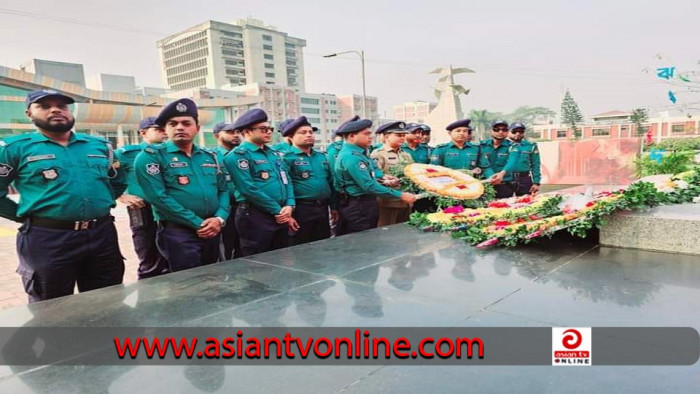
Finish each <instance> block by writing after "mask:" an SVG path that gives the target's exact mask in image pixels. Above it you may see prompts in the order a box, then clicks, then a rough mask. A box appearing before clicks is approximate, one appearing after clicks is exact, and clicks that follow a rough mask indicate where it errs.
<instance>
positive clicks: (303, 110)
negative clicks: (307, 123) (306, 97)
mask: <svg viewBox="0 0 700 394" xmlns="http://www.w3.org/2000/svg"><path fill="white" fill-rule="evenodd" d="M301 113H302V114H314V115H318V114H320V113H321V111H319V109H318V108H304V107H301Z"/></svg>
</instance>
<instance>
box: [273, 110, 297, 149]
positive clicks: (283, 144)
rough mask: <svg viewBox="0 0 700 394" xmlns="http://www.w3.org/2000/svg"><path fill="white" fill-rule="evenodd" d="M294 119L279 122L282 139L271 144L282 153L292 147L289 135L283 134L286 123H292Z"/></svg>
mask: <svg viewBox="0 0 700 394" xmlns="http://www.w3.org/2000/svg"><path fill="white" fill-rule="evenodd" d="M293 121H294V118H290V119H285V120H283V121H282V122H281V123H280V130H279V132H280V133H281V134H282V141H280V142H279V143H277V144H275V145H272V147H273V148H274V149H275V150H277V151H280V152H282V153H286V152H287V151H289V150H290V149H291V148H292V139H291V138H290V137H285V136H284V129H285V128H286V127H287V125H288V124H290V123H292V122H293Z"/></svg>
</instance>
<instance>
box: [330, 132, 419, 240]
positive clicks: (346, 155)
mask: <svg viewBox="0 0 700 394" xmlns="http://www.w3.org/2000/svg"><path fill="white" fill-rule="evenodd" d="M370 127H372V121H370V120H368V119H362V120H357V121H349V122H346V123H345V124H343V126H342V127H341V128H339V129H338V131H337V134H339V135H342V136H343V138H344V140H345V142H344V144H343V148H342V149H341V151H340V154H338V158H337V159H336V162H335V168H334V169H333V172H334V184H335V186H336V190H337V191H338V192H339V193H341V201H340V226H339V227H340V228H339V235H342V234H350V233H354V232H358V231H363V230H369V229H372V228H375V227H377V219H378V206H377V199H376V197H395V198H400V199H401V201H403V202H406V203H409V204H412V203H413V202H415V201H416V196H415V195H413V194H411V193H402V192H400V191H398V190H394V189H391V188H389V187H386V186H384V185H382V184H380V183H379V182H378V181H377V179H376V178H375V174H374V171H373V166H372V160H371V159H370V158H369V157H367V154H366V153H365V152H366V151H365V150H366V149H367V148H368V147H369V146H370V144H371V143H372V132H371V130H370Z"/></svg>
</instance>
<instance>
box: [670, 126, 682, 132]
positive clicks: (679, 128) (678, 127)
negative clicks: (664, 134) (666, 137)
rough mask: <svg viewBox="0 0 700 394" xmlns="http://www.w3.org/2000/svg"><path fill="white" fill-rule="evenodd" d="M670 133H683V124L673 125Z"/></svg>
mask: <svg viewBox="0 0 700 394" xmlns="http://www.w3.org/2000/svg"><path fill="white" fill-rule="evenodd" d="M671 132H672V133H685V125H684V124H674V125H672V126H671Z"/></svg>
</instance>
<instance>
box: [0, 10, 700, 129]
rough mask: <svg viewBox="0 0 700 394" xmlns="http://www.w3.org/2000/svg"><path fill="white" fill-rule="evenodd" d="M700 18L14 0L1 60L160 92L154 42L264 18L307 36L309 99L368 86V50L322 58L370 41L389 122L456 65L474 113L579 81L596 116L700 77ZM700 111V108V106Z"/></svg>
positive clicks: (2, 22) (372, 84)
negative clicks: (76, 66) (681, 76)
mask: <svg viewBox="0 0 700 394" xmlns="http://www.w3.org/2000/svg"><path fill="white" fill-rule="evenodd" d="M644 3H647V4H644ZM698 15H700V1H698V0H668V1H661V2H653V1H646V2H642V1H640V0H586V1H580V2H574V1H571V0H569V1H563V0H562V1H554V0H530V1H497V0H490V1H479V2H476V1H464V0H463V1H452V2H450V1H438V0H431V1H403V2H398V1H392V2H389V1H379V0H372V1H366V0H353V1H343V2H333V1H278V0H265V1H255V2H253V1H225V0H199V1H183V0H155V1H151V0H139V1H135V0H111V1H103V0H93V1H54V0H34V1H31V2H26V1H15V0H3V2H2V3H1V5H0V48H2V50H0V64H2V65H5V66H8V67H13V68H17V67H18V66H19V65H20V64H21V63H23V62H24V61H26V60H28V59H30V58H40V59H50V60H57V61H67V62H76V63H82V64H84V65H85V73H86V77H90V76H92V75H94V74H97V73H99V72H102V73H110V74H121V75H133V76H135V77H136V83H137V85H147V86H163V81H162V79H161V74H160V68H159V61H158V54H157V49H156V46H155V42H156V40H157V39H159V38H163V37H165V36H167V35H169V34H172V33H175V32H177V31H180V30H183V29H185V28H187V27H191V26H193V25H195V24H198V23H201V22H203V21H205V20H208V19H212V20H218V21H223V22H227V21H232V20H234V19H237V18H245V17H254V18H257V19H261V20H263V21H264V22H265V23H266V24H270V25H274V26H277V27H278V29H279V30H281V31H284V32H286V33H288V34H289V35H291V36H294V37H299V38H304V39H306V40H307V47H306V48H305V59H304V60H305V63H306V70H305V73H306V90H307V91H308V92H311V93H324V92H325V93H336V94H347V93H358V94H360V93H361V86H362V85H361V80H360V65H359V60H357V57H352V56H351V55H348V57H347V58H331V59H324V58H323V57H322V56H323V55H324V54H328V53H332V52H338V51H343V50H350V49H364V51H365V53H366V58H367V63H366V68H367V94H368V95H373V96H377V97H379V103H380V110H381V111H382V112H383V111H386V115H387V116H388V117H391V107H392V106H393V105H396V104H400V103H402V102H405V101H413V100H426V101H435V98H434V96H433V93H432V92H433V90H432V86H434V80H435V78H434V76H433V75H429V74H428V72H429V71H431V70H432V69H434V68H436V67H439V66H443V65H447V64H452V65H454V66H461V67H469V68H472V69H474V70H476V71H477V73H476V74H464V75H460V76H459V78H458V82H459V83H460V84H462V85H464V86H465V87H466V88H470V89H471V93H470V95H469V96H467V97H466V98H465V99H463V105H464V108H465V110H467V111H468V110H469V109H488V110H490V111H503V112H509V111H512V110H513V109H515V108H516V107H518V106H521V105H529V106H545V107H549V108H551V109H553V110H555V111H556V112H559V110H560V104H561V98H562V96H563V93H564V91H565V90H566V89H570V90H571V93H572V94H573V96H574V98H575V99H576V101H577V102H578V104H579V106H580V107H581V110H582V111H583V113H584V114H585V115H587V116H590V115H593V114H596V113H599V112H603V111H608V110H613V109H620V110H628V109H631V108H635V107H648V108H650V109H651V110H652V111H658V110H667V109H669V107H670V106H671V103H670V102H669V100H668V90H669V86H668V85H665V84H664V83H663V82H662V81H661V80H660V79H658V78H656V77H655V75H654V73H644V72H643V71H642V70H643V69H654V68H656V67H661V66H666V65H668V66H676V67H677V69H678V70H679V71H681V72H682V71H691V70H695V71H700V64H698V61H699V60H700V23H699V22H698ZM657 54H660V55H661V59H658V58H657V57H655V55H657ZM696 79H700V75H698V76H696ZM671 89H674V90H675V91H676V94H677V96H678V104H676V108H677V107H682V106H683V105H688V104H689V103H693V102H700V93H691V92H688V91H687V90H688V89H687V88H686V87H679V88H671ZM695 107H698V110H695V111H692V112H695V113H697V114H700V103H699V104H697V105H695ZM380 115H382V116H383V115H384V114H383V113H382V114H380Z"/></svg>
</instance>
